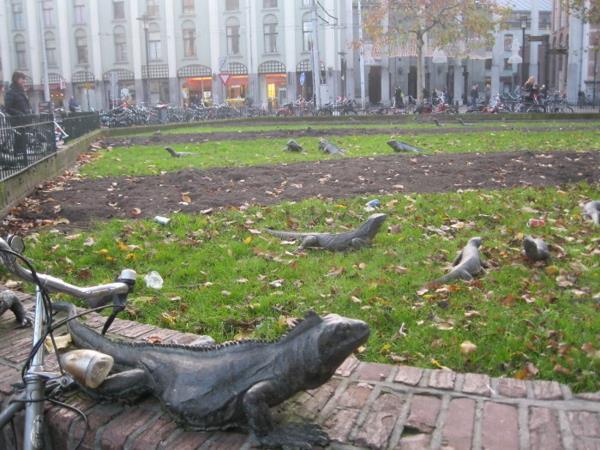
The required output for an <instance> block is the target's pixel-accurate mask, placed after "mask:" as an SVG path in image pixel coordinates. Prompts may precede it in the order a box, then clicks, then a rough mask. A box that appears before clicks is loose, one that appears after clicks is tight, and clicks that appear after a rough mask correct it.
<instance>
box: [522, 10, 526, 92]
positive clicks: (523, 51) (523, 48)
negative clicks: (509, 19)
mask: <svg viewBox="0 0 600 450" xmlns="http://www.w3.org/2000/svg"><path fill="white" fill-rule="evenodd" d="M526 29H527V16H521V31H522V39H523V40H522V41H521V42H522V51H521V58H523V62H522V63H521V85H523V83H525V30H526Z"/></svg>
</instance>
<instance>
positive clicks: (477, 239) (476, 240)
mask: <svg viewBox="0 0 600 450" xmlns="http://www.w3.org/2000/svg"><path fill="white" fill-rule="evenodd" d="M482 242H483V239H481V238H480V237H479V236H477V237H472V238H471V239H469V244H470V245H474V246H475V247H477V248H479V247H480V246H481V243H482Z"/></svg>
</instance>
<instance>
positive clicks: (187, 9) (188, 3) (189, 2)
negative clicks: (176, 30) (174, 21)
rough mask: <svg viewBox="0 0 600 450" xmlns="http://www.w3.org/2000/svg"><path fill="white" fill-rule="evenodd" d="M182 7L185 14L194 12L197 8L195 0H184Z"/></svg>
mask: <svg viewBox="0 0 600 450" xmlns="http://www.w3.org/2000/svg"><path fill="white" fill-rule="evenodd" d="M182 2H183V4H182V9H183V13H184V14H194V11H195V10H196V5H195V3H196V2H195V0H182Z"/></svg>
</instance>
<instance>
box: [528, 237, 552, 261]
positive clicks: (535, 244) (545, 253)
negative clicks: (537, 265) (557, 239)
mask: <svg viewBox="0 0 600 450" xmlns="http://www.w3.org/2000/svg"><path fill="white" fill-rule="evenodd" d="M523 251H524V253H525V256H526V257H527V258H528V259H529V260H531V261H534V262H535V261H545V260H547V259H548V258H550V251H549V250H548V245H547V244H546V243H545V242H544V240H543V239H541V238H533V237H531V236H525V237H524V238H523Z"/></svg>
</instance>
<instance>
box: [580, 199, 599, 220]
mask: <svg viewBox="0 0 600 450" xmlns="http://www.w3.org/2000/svg"><path fill="white" fill-rule="evenodd" d="M583 215H584V216H586V217H589V218H590V219H592V222H593V223H595V224H596V225H600V200H593V201H591V202H587V203H586V204H585V205H583Z"/></svg>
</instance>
